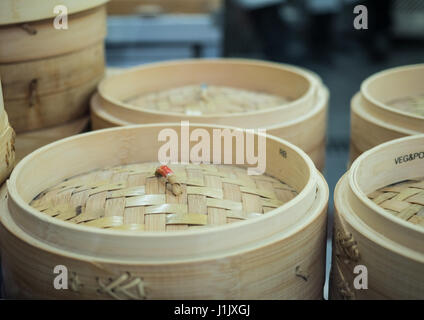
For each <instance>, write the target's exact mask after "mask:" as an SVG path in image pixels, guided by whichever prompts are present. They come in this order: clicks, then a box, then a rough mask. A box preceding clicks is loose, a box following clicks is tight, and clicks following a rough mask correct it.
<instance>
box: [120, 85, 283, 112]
mask: <svg viewBox="0 0 424 320" xmlns="http://www.w3.org/2000/svg"><path fill="white" fill-rule="evenodd" d="M125 102H126V103H129V104H132V105H134V106H137V107H141V108H144V109H152V110H160V111H172V112H177V113H184V114H187V115H203V114H214V113H238V112H248V111H254V110H262V109H269V108H273V107H278V106H281V105H283V104H286V103H287V102H288V100H287V99H285V98H283V97H279V96H275V95H271V94H267V93H260V92H255V91H248V90H242V89H236V88H230V87H223V86H212V85H207V84H200V85H190V86H184V87H178V88H174V89H170V90H164V91H158V92H153V93H150V94H147V95H142V96H138V97H135V98H134V97H133V98H130V99H127V100H126V101H125Z"/></svg>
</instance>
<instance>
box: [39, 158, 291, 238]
mask: <svg viewBox="0 0 424 320" xmlns="http://www.w3.org/2000/svg"><path fill="white" fill-rule="evenodd" d="M157 166H158V164H156V163H146V164H132V165H125V166H117V167H112V168H106V169H100V170H95V171H92V172H90V173H86V174H82V175H78V176H75V177H72V178H70V179H67V180H65V181H63V182H61V183H60V184H58V185H56V186H53V187H51V188H50V189H48V190H45V191H43V192H42V193H40V194H39V195H38V196H37V197H36V198H35V199H34V200H33V201H32V202H31V205H32V206H33V207H34V208H36V209H37V210H39V211H41V212H43V213H45V214H47V215H49V216H51V217H55V218H57V219H60V220H64V221H68V222H70V223H76V224H79V225H84V226H92V227H98V228H108V229H119V230H131V231H143V230H144V231H162V232H163V231H173V230H187V229H196V228H199V227H211V226H217V225H223V224H227V223H233V222H237V221H242V220H246V219H250V218H253V217H257V216H261V215H263V214H265V213H267V212H268V211H270V210H273V209H275V208H277V207H279V206H281V205H282V204H284V203H286V202H288V201H290V200H291V199H293V198H294V197H295V196H296V195H297V191H296V190H294V189H293V188H291V187H290V186H288V185H287V184H285V183H283V182H280V181H278V180H277V179H274V178H272V177H269V176H249V175H248V174H247V171H246V169H245V168H239V167H235V166H226V165H223V166H215V165H203V164H202V165H191V164H189V165H172V166H170V167H171V169H172V170H173V171H174V172H175V174H176V176H177V181H178V182H179V183H181V185H182V188H183V192H182V194H181V195H178V196H175V195H174V194H173V193H172V191H171V188H170V185H169V184H168V183H167V182H166V181H165V179H164V178H160V177H156V176H155V174H154V173H155V170H156V168H157Z"/></svg>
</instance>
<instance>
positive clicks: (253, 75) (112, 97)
mask: <svg viewBox="0 0 424 320" xmlns="http://www.w3.org/2000/svg"><path fill="white" fill-rule="evenodd" d="M202 83H207V84H208V85H212V86H226V87H231V88H240V89H245V90H250V91H255V92H261V93H269V94H272V95H276V96H281V97H283V98H286V99H288V100H289V101H288V102H287V103H285V104H283V105H279V106H276V107H270V108H262V109H261V108H259V109H258V110H248V109H247V110H245V111H243V112H233V113H230V112H220V113H216V114H213V113H210V114H201V113H196V112H190V113H183V112H170V111H169V110H167V111H161V110H153V109H151V108H149V109H147V108H142V107H138V106H135V105H133V104H131V103H128V102H123V101H125V100H127V99H129V98H134V97H136V96H138V95H143V94H149V93H152V92H157V91H160V90H168V89H172V88H178V87H182V86H187V85H193V84H199V85H200V84H202ZM98 91H99V93H98V94H97V95H95V96H94V97H93V99H92V101H91V108H92V109H91V110H92V112H91V116H92V123H93V129H102V128H107V127H112V126H121V125H129V124H147V123H160V122H179V121H183V120H184V121H185V120H187V121H190V122H201V123H210V124H222V125H230V126H236V127H241V128H265V129H267V133H269V134H272V135H274V136H277V137H280V138H283V139H287V140H288V141H290V142H291V143H294V144H295V145H297V146H299V147H300V148H301V149H303V150H304V151H305V152H306V153H307V154H308V155H309V156H310V157H311V158H312V160H313V161H314V162H315V164H316V166H317V167H318V169H320V170H322V169H323V168H324V163H325V142H326V124H327V105H328V96H329V95H328V90H327V89H326V88H325V87H324V86H323V84H322V82H321V80H320V79H319V78H318V77H317V76H316V75H315V74H313V73H310V72H308V71H305V70H303V69H300V68H296V67H293V66H287V65H281V64H276V63H269V62H261V61H254V60H239V59H218V60H200V61H199V60H185V61H173V62H166V63H155V64H151V65H146V66H142V67H137V68H133V69H127V70H126V71H123V72H121V73H119V74H115V75H112V76H110V77H107V78H105V79H104V80H102V82H101V83H100V84H99V90H98Z"/></svg>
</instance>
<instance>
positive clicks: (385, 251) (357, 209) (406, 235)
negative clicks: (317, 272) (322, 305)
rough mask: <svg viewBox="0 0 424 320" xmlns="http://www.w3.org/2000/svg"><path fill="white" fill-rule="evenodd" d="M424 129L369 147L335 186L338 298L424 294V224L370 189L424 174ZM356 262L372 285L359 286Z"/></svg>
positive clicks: (334, 275) (334, 283)
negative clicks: (375, 197) (390, 208)
mask: <svg viewBox="0 0 424 320" xmlns="http://www.w3.org/2000/svg"><path fill="white" fill-rule="evenodd" d="M423 143H424V135H416V136H412V137H406V138H402V139H397V140H393V141H390V142H387V143H384V144H381V145H379V146H377V147H375V148H373V149H371V150H369V151H367V152H365V153H363V154H362V155H361V156H360V157H359V158H358V159H357V160H356V161H355V162H354V163H353V164H352V166H351V169H350V170H349V172H348V173H347V174H346V175H345V176H344V177H343V178H342V179H341V180H340V181H339V183H338V185H337V187H336V190H335V207H336V218H335V229H334V235H335V236H334V237H335V238H334V241H333V243H334V244H333V253H334V255H333V267H332V284H331V296H332V298H335V299H342V298H343V299H423V298H424V286H423V285H422V284H423V283H424V275H423V273H422V270H423V268H424V249H423V248H424V247H423V245H422V244H423V239H424V228H422V227H421V226H419V225H416V224H413V223H410V222H409V221H405V220H404V219H401V218H400V217H398V216H397V214H394V213H391V212H388V211H387V210H386V209H384V208H382V207H380V206H379V205H378V204H377V203H376V202H375V201H373V200H371V199H369V198H368V196H367V195H369V194H370V193H372V192H374V191H376V190H377V189H380V188H381V187H385V186H388V185H391V184H393V183H398V182H401V181H404V180H408V179H414V178H419V177H423V176H424V166H423V165H422V162H423V159H422V158H421V159H420V158H419V156H417V157H416V158H414V159H412V158H411V161H402V162H399V157H401V158H403V157H405V155H406V156H407V158H409V157H410V156H409V155H410V154H412V155H414V154H416V153H418V154H419V152H422V146H423ZM356 265H364V266H366V267H367V269H368V289H367V290H357V289H355V288H354V286H353V280H354V278H355V277H356V274H354V273H353V270H354V268H355V266H356Z"/></svg>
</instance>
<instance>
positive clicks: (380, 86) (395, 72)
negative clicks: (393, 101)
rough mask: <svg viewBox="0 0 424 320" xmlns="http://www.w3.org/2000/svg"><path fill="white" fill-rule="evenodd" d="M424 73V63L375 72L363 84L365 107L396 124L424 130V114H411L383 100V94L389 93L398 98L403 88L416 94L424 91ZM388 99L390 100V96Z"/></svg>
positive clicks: (362, 91) (362, 92)
mask: <svg viewBox="0 0 424 320" xmlns="http://www.w3.org/2000/svg"><path fill="white" fill-rule="evenodd" d="M423 74H424V64H416V65H408V66H402V67H397V68H392V69H387V70H384V71H381V72H378V73H376V74H373V75H372V76H370V77H369V78H367V79H366V80H365V81H363V82H362V84H361V94H362V97H363V104H364V107H365V108H367V109H368V110H369V112H370V113H371V114H374V115H375V116H377V117H378V118H381V119H384V120H385V121H388V122H390V123H392V124H394V125H399V126H401V127H405V128H409V129H411V130H417V131H420V129H421V130H422V128H423V126H424V124H423V123H424V116H420V115H415V114H411V113H408V112H405V111H402V110H398V109H396V108H393V107H390V106H388V105H386V104H385V103H384V102H383V101H382V98H381V96H382V95H384V96H386V95H389V96H391V97H392V98H398V97H399V90H401V89H405V90H407V91H410V90H412V92H413V93H415V94H416V93H423V91H422V85H421V84H422V75H423ZM420 78H421V79H420ZM405 86H406V87H405ZM376 92H377V95H376ZM405 95H408V92H405ZM385 99H387V98H385ZM388 100H390V98H389V99H388Z"/></svg>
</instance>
